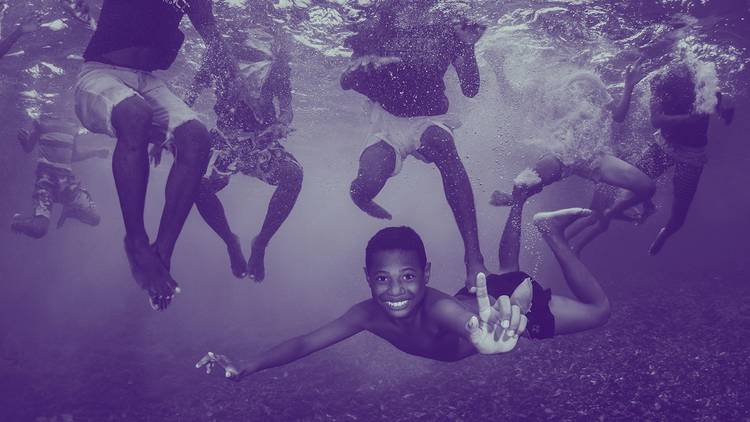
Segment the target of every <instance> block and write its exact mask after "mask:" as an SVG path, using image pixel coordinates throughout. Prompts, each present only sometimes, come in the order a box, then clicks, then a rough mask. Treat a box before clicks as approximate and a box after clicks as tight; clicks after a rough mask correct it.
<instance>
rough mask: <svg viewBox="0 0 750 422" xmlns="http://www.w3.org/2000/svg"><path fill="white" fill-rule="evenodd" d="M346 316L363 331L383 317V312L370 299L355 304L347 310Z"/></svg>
mask: <svg viewBox="0 0 750 422" xmlns="http://www.w3.org/2000/svg"><path fill="white" fill-rule="evenodd" d="M346 315H347V316H348V318H350V319H351V320H352V321H353V322H355V323H357V324H358V325H361V327H362V329H365V330H367V329H369V327H370V326H371V324H372V323H373V322H375V321H379V320H380V319H383V318H384V317H385V313H384V312H383V310H382V309H381V308H380V306H379V305H378V304H377V303H375V300H374V299H372V298H369V299H365V300H363V301H361V302H358V303H355V304H354V305H352V307H351V308H349V310H348V311H347V312H346Z"/></svg>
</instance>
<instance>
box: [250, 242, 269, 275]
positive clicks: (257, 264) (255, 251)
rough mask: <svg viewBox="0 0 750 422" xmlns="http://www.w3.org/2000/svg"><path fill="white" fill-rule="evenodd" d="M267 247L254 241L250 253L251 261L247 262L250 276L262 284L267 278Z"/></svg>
mask: <svg viewBox="0 0 750 422" xmlns="http://www.w3.org/2000/svg"><path fill="white" fill-rule="evenodd" d="M266 246H267V245H261V244H259V243H258V242H256V240H255V239H253V246H252V249H251V251H250V259H249V260H248V261H247V270H248V276H249V277H250V279H252V280H254V281H255V282H256V283H260V282H261V281H263V279H265V278H266V267H265V263H264V261H265V258H266Z"/></svg>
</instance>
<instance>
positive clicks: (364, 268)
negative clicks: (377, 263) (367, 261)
mask: <svg viewBox="0 0 750 422" xmlns="http://www.w3.org/2000/svg"><path fill="white" fill-rule="evenodd" d="M362 270H363V271H364V272H365V281H367V282H368V283H369V282H370V276H369V274H367V267H362Z"/></svg>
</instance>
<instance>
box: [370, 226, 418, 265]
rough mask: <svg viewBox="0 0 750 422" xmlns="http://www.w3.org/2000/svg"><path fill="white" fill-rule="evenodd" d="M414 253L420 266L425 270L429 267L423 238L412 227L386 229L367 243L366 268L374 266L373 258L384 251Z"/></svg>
mask: <svg viewBox="0 0 750 422" xmlns="http://www.w3.org/2000/svg"><path fill="white" fill-rule="evenodd" d="M393 250H400V251H414V252H416V253H417V257H418V258H419V264H420V265H421V268H422V269H424V268H425V267H426V266H427V253H426V252H425V249H424V243H422V238H421V237H419V235H418V234H417V232H415V231H414V229H412V228H411V227H407V226H400V227H386V228H384V229H382V230H380V231H379V232H377V233H375V235H374V236H373V237H372V238H371V239H370V241H369V242H367V248H366V249H365V268H367V269H369V268H370V267H371V266H372V258H373V256H374V255H375V254H376V253H377V252H382V251H393Z"/></svg>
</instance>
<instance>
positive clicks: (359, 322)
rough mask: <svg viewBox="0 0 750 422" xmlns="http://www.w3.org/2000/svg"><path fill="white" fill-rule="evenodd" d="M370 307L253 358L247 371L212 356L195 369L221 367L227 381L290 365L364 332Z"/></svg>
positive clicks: (352, 311)
mask: <svg viewBox="0 0 750 422" xmlns="http://www.w3.org/2000/svg"><path fill="white" fill-rule="evenodd" d="M366 303H367V301H365V302H361V303H358V304H356V305H354V306H353V307H351V308H350V309H349V310H348V311H347V312H346V313H345V314H344V315H342V316H340V317H339V318H337V319H335V320H333V321H331V322H329V323H328V324H326V325H324V326H322V327H320V328H318V329H317V330H315V331H313V332H311V333H309V334H305V335H303V336H299V337H295V338H293V339H290V340H287V341H285V342H283V343H281V344H279V345H277V346H275V347H273V348H271V349H269V350H266V351H265V352H263V353H261V354H259V355H257V356H255V357H254V358H252V359H251V360H250V362H249V363H248V364H247V365H244V366H243V367H238V366H236V365H234V364H233V363H232V362H231V361H230V360H229V359H228V358H227V357H226V356H223V355H217V354H214V353H211V352H209V353H208V354H207V355H206V356H204V357H203V358H202V359H201V360H200V361H198V363H197V364H196V365H195V366H196V368H201V367H204V366H205V367H206V372H207V373H210V372H211V370H212V369H213V368H214V367H215V366H217V365H218V366H220V367H222V368H223V369H224V375H225V376H226V377H227V378H231V379H233V380H239V379H241V378H244V377H245V376H248V375H251V374H254V373H256V372H260V371H262V370H264V369H268V368H275V367H277V366H282V365H286V364H288V363H290V362H294V361H295V360H297V359H301V358H303V357H305V356H307V355H309V354H311V353H314V352H317V351H318V350H322V349H325V348H327V347H329V346H332V345H334V344H336V343H338V342H340V341H342V340H345V339H347V338H349V337H351V336H353V335H355V334H357V333H359V332H360V331H362V330H363V329H364V327H365V323H366V321H367V320H368V317H369V312H368V311H367V305H366Z"/></svg>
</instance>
